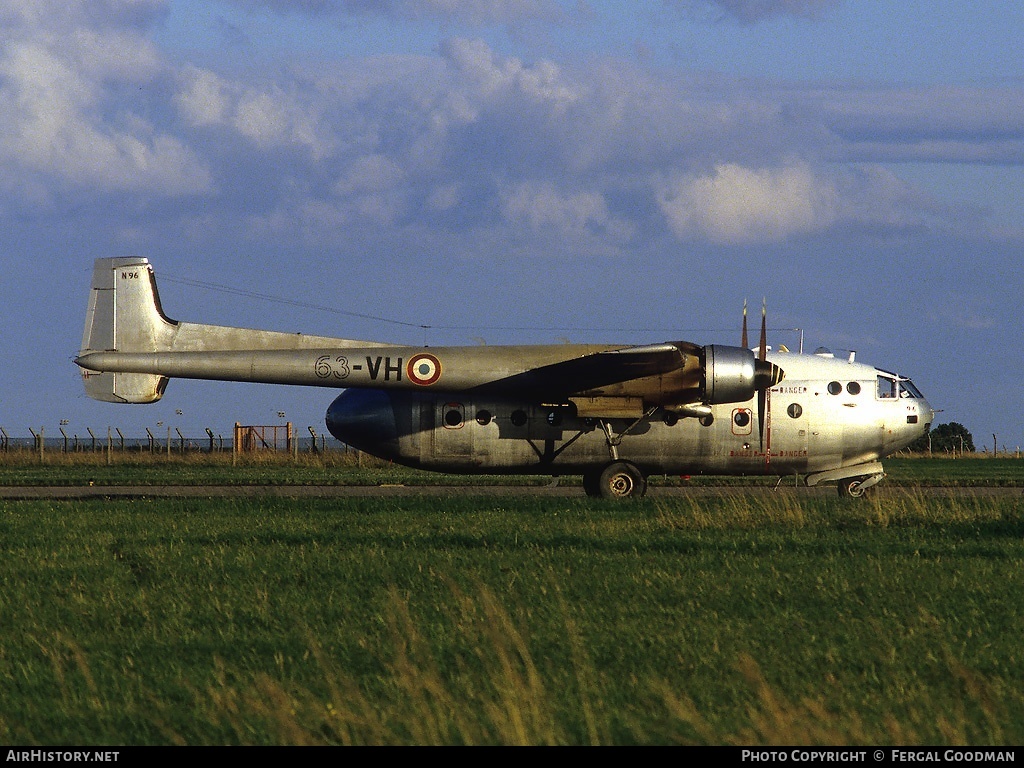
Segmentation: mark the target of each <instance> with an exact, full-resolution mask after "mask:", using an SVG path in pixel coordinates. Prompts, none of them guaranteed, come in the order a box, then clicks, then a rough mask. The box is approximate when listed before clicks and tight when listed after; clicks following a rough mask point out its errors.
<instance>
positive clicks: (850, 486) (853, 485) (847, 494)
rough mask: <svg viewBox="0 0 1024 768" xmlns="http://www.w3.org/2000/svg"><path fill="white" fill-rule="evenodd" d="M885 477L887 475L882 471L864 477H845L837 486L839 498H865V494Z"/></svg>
mask: <svg viewBox="0 0 1024 768" xmlns="http://www.w3.org/2000/svg"><path fill="white" fill-rule="evenodd" d="M883 477H885V475H884V474H883V473H881V472H879V473H878V474H875V475H865V476H863V477H844V478H842V479H841V480H840V481H839V482H838V484H837V486H836V487H837V489H838V491H839V498H841V499H861V498H864V496H866V495H867V494H868V491H869V490H870V489H871V488H874V487H875V486H876V485H878V482H879V481H880V480H881V479H882V478H883Z"/></svg>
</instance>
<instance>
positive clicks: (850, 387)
mask: <svg viewBox="0 0 1024 768" xmlns="http://www.w3.org/2000/svg"><path fill="white" fill-rule="evenodd" d="M846 391H847V392H849V393H850V394H851V395H859V394H860V384H859V383H857V382H856V381H851V382H850V383H849V384H847V385H846Z"/></svg>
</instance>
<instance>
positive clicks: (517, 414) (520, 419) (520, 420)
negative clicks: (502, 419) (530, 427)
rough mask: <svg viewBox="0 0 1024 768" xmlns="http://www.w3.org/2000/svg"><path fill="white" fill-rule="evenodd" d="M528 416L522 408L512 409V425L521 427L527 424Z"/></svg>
mask: <svg viewBox="0 0 1024 768" xmlns="http://www.w3.org/2000/svg"><path fill="white" fill-rule="evenodd" d="M526 418H527V417H526V411H524V410H521V409H517V410H514V411H512V417H511V421H512V426H514V427H521V426H523V425H525V424H526Z"/></svg>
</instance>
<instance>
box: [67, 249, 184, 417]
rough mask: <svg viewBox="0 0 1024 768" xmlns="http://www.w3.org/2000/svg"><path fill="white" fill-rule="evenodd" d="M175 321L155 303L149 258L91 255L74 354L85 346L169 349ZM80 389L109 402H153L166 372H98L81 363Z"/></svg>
mask: <svg viewBox="0 0 1024 768" xmlns="http://www.w3.org/2000/svg"><path fill="white" fill-rule="evenodd" d="M177 325H178V323H177V322H176V321H174V320H170V319H168V318H167V317H166V316H165V315H164V313H163V310H162V309H161V307H160V296H159V294H158V293H157V289H156V278H155V277H154V275H153V267H152V266H150V264H149V260H148V259H143V258H108V259H96V263H95V265H94V267H93V273H92V290H91V291H90V293H89V306H88V309H87V310H86V315H85V333H84V334H83V336H82V349H81V351H80V352H79V357H81V356H83V355H86V354H88V353H90V352H159V351H161V350H165V349H168V348H169V346H170V342H171V338H172V337H173V335H174V331H175V328H176V327H177ZM82 379H83V381H84V383H85V391H86V394H87V395H89V397H91V398H93V399H95V400H103V401H105V402H110V403H153V402H156V401H157V400H159V399H160V398H161V397H163V394H164V389H165V388H166V386H167V378H166V377H165V376H160V375H157V374H150V373H118V372H109V371H108V372H104V373H97V372H94V371H89V370H86V369H84V368H83V369H82Z"/></svg>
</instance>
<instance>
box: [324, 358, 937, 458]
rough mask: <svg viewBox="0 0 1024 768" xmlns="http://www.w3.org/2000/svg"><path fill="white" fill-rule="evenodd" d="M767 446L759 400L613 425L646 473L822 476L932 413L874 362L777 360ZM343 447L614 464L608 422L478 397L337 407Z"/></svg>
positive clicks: (876, 452)
mask: <svg viewBox="0 0 1024 768" xmlns="http://www.w3.org/2000/svg"><path fill="white" fill-rule="evenodd" d="M769 360H771V361H772V362H774V363H775V364H776V365H778V366H779V367H780V368H782V369H783V370H785V372H786V377H785V379H784V380H783V381H782V382H781V383H779V384H777V385H776V386H774V387H772V388H771V389H770V390H769V394H768V398H767V403H766V406H767V408H766V411H765V425H764V439H763V449H762V447H761V442H762V441H761V439H760V430H759V425H758V423H757V408H756V404H755V399H754V398H751V400H750V401H748V402H744V403H730V404H724V405H712V406H711V407H710V414H709V415H707V416H704V417H702V418H697V417H685V418H679V417H678V416H677V415H676V414H674V413H672V412H671V411H667V410H663V409H659V410H657V411H655V412H653V413H652V414H650V416H649V417H647V418H640V419H634V418H630V417H627V418H621V419H613V420H611V431H612V434H614V435H615V436H616V437H617V438H618V442H617V452H618V458H620V459H622V460H624V461H629V462H632V463H633V464H635V465H637V466H638V467H640V468H641V469H643V470H644V471H645V472H646V473H669V474H701V473H705V474H772V475H787V474H801V475H813V474H815V473H819V472H826V471H829V470H837V469H841V468H843V467H854V466H858V465H864V464H868V463H870V462H873V461H876V460H879V459H881V458H883V457H885V456H887V455H890V454H892V453H894V452H896V451H899V450H901V449H903V448H905V447H907V446H908V445H909V444H910V443H912V442H913V441H914V440H915V439H917V438H918V437H920V436H922V435H924V434H926V433H927V430H928V428H929V426H930V424H931V421H932V417H933V411H932V408H931V406H929V404H928V402H927V401H926V400H925V399H924V398H923V397H921V396H920V393H919V392H917V390H916V389H915V388H914V387H913V385H912V384H910V382H909V381H907V380H905V379H902V378H901V377H898V376H896V375H894V374H891V373H888V372H885V371H880V370H878V369H876V368H873V367H871V366H868V365H864V364H861V363H856V362H850V361H847V360H841V359H836V358H833V357H827V356H822V355H798V354H791V353H782V352H780V353H775V354H770V355H769ZM327 425H328V428H329V430H330V431H331V433H332V434H333V435H334V436H335V437H337V438H338V439H339V440H341V441H343V442H345V443H347V444H349V445H352V446H354V447H357V448H359V449H362V450H365V451H367V452H369V453H372V454H374V455H376V456H381V457H384V458H387V459H390V460H393V461H396V462H399V463H402V464H407V465H410V466H415V467H422V468H425V469H432V470H440V471H448V472H510V473H533V474H562V473H564V474H572V473H579V472H583V471H585V470H586V469H587V468H588V467H592V466H594V465H595V464H599V463H601V462H605V461H607V460H608V456H609V446H608V439H607V434H606V432H605V431H604V429H603V428H602V425H601V424H600V422H599V420H596V419H593V418H581V417H579V416H576V415H574V413H573V409H572V408H569V407H564V406H559V405H543V404H539V403H536V402H532V401H529V400H525V399H524V400H518V399H516V398H514V397H500V398H493V397H486V396H484V397H480V396H474V394H473V393H472V392H468V391H408V390H389V389H351V390H347V391H346V392H344V393H343V394H342V395H341V396H340V397H338V398H337V399H336V400H335V401H334V403H332V405H331V406H330V408H329V409H328V412H327Z"/></svg>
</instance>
